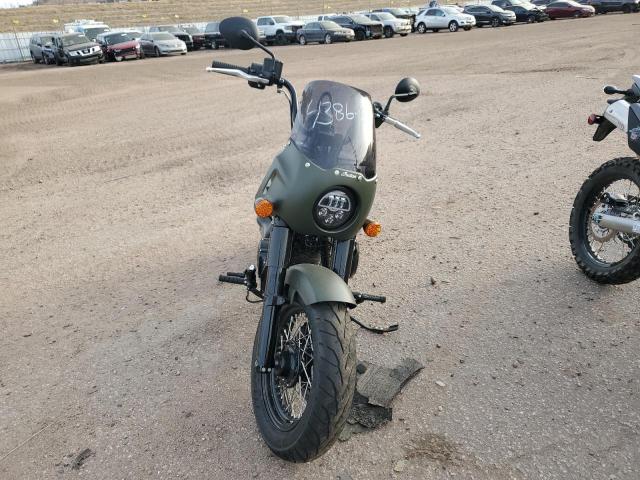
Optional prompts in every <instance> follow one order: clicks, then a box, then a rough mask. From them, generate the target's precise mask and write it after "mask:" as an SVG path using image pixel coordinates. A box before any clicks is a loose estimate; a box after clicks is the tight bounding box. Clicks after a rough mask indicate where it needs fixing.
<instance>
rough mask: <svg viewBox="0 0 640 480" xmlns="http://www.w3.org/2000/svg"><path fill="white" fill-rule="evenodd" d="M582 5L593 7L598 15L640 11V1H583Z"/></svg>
mask: <svg viewBox="0 0 640 480" xmlns="http://www.w3.org/2000/svg"><path fill="white" fill-rule="evenodd" d="M579 3H581V4H582V5H591V6H592V7H593V8H595V10H596V13H602V14H604V13H609V12H623V13H631V12H638V11H640V0H583V1H581V2H579Z"/></svg>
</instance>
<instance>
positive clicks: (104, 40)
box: [96, 32, 142, 62]
mask: <svg viewBox="0 0 640 480" xmlns="http://www.w3.org/2000/svg"><path fill="white" fill-rule="evenodd" d="M136 35H138V36H139V35H140V34H139V33H137V32H117V33H114V32H105V33H101V34H100V35H98V36H97V38H96V42H98V43H99V44H100V46H101V47H102V52H103V53H104V58H105V59H106V60H109V61H116V62H121V61H122V60H126V59H127V58H142V51H141V50H140V42H138V40H136Z"/></svg>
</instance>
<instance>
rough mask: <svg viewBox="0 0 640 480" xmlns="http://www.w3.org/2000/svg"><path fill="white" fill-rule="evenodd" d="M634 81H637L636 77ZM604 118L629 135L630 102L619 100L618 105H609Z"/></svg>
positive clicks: (639, 79) (639, 78) (638, 78)
mask: <svg viewBox="0 0 640 480" xmlns="http://www.w3.org/2000/svg"><path fill="white" fill-rule="evenodd" d="M634 80H636V77H634ZM636 81H640V77H637V80H636ZM604 117H605V118H606V119H607V120H609V121H610V122H611V123H613V124H614V125H615V126H616V127H617V128H619V129H620V130H622V131H623V132H625V133H627V130H628V127H627V125H628V123H629V102H627V101H626V100H618V101H617V102H616V103H614V104H612V105H609V106H608V107H607V109H606V110H605V112H604Z"/></svg>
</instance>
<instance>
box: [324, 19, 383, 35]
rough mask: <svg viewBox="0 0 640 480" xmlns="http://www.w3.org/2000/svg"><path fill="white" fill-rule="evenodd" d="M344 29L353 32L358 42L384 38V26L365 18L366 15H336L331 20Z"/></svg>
mask: <svg viewBox="0 0 640 480" xmlns="http://www.w3.org/2000/svg"><path fill="white" fill-rule="evenodd" d="M331 20H332V21H334V22H336V23H337V24H338V25H340V26H341V27H342V28H349V29H351V30H353V33H354V35H355V38H356V40H365V39H368V38H382V33H383V26H382V23H380V22H374V21H373V20H371V19H369V18H367V17H365V16H364V15H358V14H353V15H336V16H335V17H332V18H331Z"/></svg>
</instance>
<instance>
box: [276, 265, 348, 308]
mask: <svg viewBox="0 0 640 480" xmlns="http://www.w3.org/2000/svg"><path fill="white" fill-rule="evenodd" d="M284 284H285V285H286V286H287V287H288V292H287V296H288V299H289V303H293V301H294V300H295V297H296V295H297V296H299V297H300V300H301V301H302V304H303V305H313V304H314V303H321V302H337V303H344V304H346V305H349V306H351V307H355V306H356V300H355V298H353V293H351V289H350V288H349V286H348V285H347V284H346V283H345V282H344V280H342V278H340V277H339V276H338V275H337V274H336V273H335V272H333V271H332V270H329V269H328V268H325V267H322V266H320V265H313V264H311V263H299V264H297V265H292V266H291V267H289V268H288V269H287V275H286V277H285V280H284Z"/></svg>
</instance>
